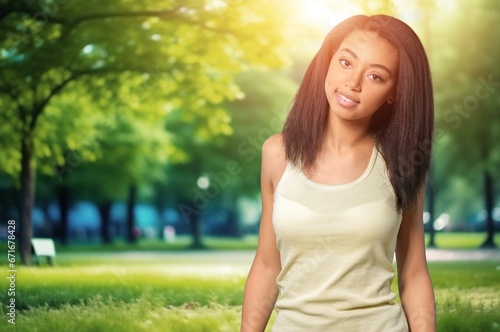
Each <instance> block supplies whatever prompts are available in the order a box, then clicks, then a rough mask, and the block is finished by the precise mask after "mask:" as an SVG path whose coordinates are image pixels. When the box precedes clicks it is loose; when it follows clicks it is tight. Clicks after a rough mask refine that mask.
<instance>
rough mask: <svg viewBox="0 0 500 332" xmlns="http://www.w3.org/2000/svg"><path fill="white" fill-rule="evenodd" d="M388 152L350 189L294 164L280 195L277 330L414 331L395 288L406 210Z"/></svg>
mask: <svg viewBox="0 0 500 332" xmlns="http://www.w3.org/2000/svg"><path fill="white" fill-rule="evenodd" d="M395 197H396V196H395V193H394V190H393V188H392V185H391V184H390V182H389V178H388V172H387V168H386V165H385V161H384V159H383V157H382V155H381V154H380V153H379V152H378V150H377V149H376V148H375V147H374V148H373V152H372V155H371V158H370V161H369V163H368V166H367V168H366V170H365V172H364V173H363V174H362V175H361V176H360V177H359V178H358V179H356V180H355V181H353V182H351V183H347V184H342V185H326V184H320V183H316V182H314V181H312V180H310V179H309V178H307V177H306V176H305V174H304V173H303V172H302V171H301V170H300V169H299V168H298V167H296V166H293V165H292V164H290V163H288V164H287V166H286V169H285V172H284V174H283V176H282V178H281V180H280V182H279V184H278V186H277V188H276V190H275V193H274V208H273V226H274V231H275V233H276V245H277V248H278V250H279V252H280V259H281V272H280V273H279V275H278V277H277V284H278V288H279V292H280V294H279V296H278V299H277V301H276V305H275V308H276V311H277V316H276V320H275V322H274V325H273V327H272V331H273V332H295V331H301V332H302V331H308V332H309V331H311V332H316V331H318V332H320V331H321V332H323V331H363V332H370V331H374V332H375V331H376V332H380V331H384V332H392V331H394V332H402V331H405V332H406V331H408V324H407V321H406V317H405V314H404V312H403V310H402V308H401V305H400V304H398V303H396V302H394V299H395V298H396V295H395V294H394V293H393V292H392V291H391V289H390V286H391V283H392V280H393V279H394V275H395V271H394V268H393V266H392V261H393V257H394V250H395V246H396V237H397V233H398V230H399V226H400V223H401V213H400V212H398V211H397V210H396V209H395V199H396V198H395Z"/></svg>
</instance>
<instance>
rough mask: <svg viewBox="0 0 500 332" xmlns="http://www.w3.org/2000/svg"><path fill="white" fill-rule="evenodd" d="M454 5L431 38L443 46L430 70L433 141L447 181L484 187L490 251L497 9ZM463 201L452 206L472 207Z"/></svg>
mask: <svg viewBox="0 0 500 332" xmlns="http://www.w3.org/2000/svg"><path fill="white" fill-rule="evenodd" d="M455 6H457V7H458V8H455V10H454V11H453V15H449V16H447V19H444V20H443V19H442V18H441V20H442V21H441V26H440V29H439V33H436V34H435V35H436V38H437V37H439V40H438V41H437V43H440V42H442V43H440V45H442V46H443V47H441V48H440V50H439V52H436V53H435V54H436V58H437V59H436V63H439V66H436V67H435V68H434V77H435V86H436V87H435V88H436V91H438V93H437V95H436V104H437V110H438V112H437V114H436V124H437V128H438V129H439V130H438V131H437V132H436V140H437V142H438V144H439V145H442V146H443V148H442V149H441V150H440V151H441V152H442V154H441V156H440V163H441V166H442V167H443V168H442V173H441V174H442V175H443V176H445V177H446V178H447V179H448V182H450V181H453V178H454V177H463V178H465V179H470V180H469V181H470V182H469V186H470V187H471V188H473V187H474V186H475V184H476V183H482V187H483V197H484V201H483V202H484V209H485V211H486V225H487V233H488V235H487V239H486V240H485V242H484V244H483V246H485V247H493V246H495V244H494V241H493V236H494V220H493V215H492V213H493V208H494V205H495V199H494V195H495V185H494V179H495V178H497V177H498V176H499V175H500V173H499V172H498V171H499V169H500V167H498V165H500V150H499V146H498V144H496V142H498V141H500V136H499V135H500V134H499V133H500V116H499V113H498V109H499V108H500V99H499V98H498V93H497V92H498V89H499V88H500V79H499V78H500V68H499V67H498V66H497V64H496V62H497V59H498V57H499V56H500V45H499V44H498V43H495V42H493V41H495V40H498V38H499V37H500V27H499V26H498V24H497V22H498V19H500V10H499V8H498V6H496V5H495V4H494V3H493V2H491V1H487V0H483V1H478V2H475V3H474V4H469V3H466V2H461V3H459V4H456V5H455ZM465 22H466V23H465ZM464 40H467V44H466V45H464V44H463V43H462V41H464ZM444 147H446V148H444ZM465 156H466V157H465ZM463 199H464V196H463V197H460V196H459V195H455V202H454V203H455V204H457V205H461V204H462V205H464V206H467V205H470V204H466V202H465V201H463Z"/></svg>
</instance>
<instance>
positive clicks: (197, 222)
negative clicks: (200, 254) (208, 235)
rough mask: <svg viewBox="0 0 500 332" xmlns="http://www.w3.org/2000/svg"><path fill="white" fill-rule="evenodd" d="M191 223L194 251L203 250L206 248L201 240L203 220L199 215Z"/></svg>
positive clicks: (193, 217) (194, 216)
mask: <svg viewBox="0 0 500 332" xmlns="http://www.w3.org/2000/svg"><path fill="white" fill-rule="evenodd" d="M190 219H191V220H190V221H189V225H190V226H191V234H192V235H193V242H192V243H191V248H192V249H203V248H204V247H205V246H204V244H203V242H202V240H201V233H202V232H201V226H202V225H201V218H200V215H199V214H196V215H193V216H192V218H190Z"/></svg>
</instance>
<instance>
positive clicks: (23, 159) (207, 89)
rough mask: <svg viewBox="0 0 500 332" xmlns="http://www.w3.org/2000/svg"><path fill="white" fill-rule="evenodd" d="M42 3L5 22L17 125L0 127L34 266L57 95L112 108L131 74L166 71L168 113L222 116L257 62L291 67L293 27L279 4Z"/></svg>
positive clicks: (10, 110)
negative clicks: (48, 116)
mask: <svg viewBox="0 0 500 332" xmlns="http://www.w3.org/2000/svg"><path fill="white" fill-rule="evenodd" d="M238 4H240V2H238ZM50 5H51V6H50ZM38 6H39V5H38V4H35V3H33V2H30V1H19V0H15V1H14V0H13V1H4V2H3V3H2V4H1V8H2V11H1V12H2V15H1V16H0V19H1V21H0V45H1V48H2V52H1V53H0V60H1V63H0V73H1V75H2V78H3V80H2V82H1V83H0V94H1V96H2V97H1V98H2V99H1V102H2V106H3V107H2V113H1V115H2V118H3V119H4V120H6V121H8V122H9V123H10V125H9V126H2V127H1V128H0V129H1V130H2V132H1V134H2V136H6V135H8V136H9V137H10V138H9V140H10V142H9V143H10V144H8V146H6V147H5V150H4V151H2V153H3V154H5V155H8V156H9V157H11V158H10V159H9V162H8V163H5V164H2V165H1V168H2V170H3V171H7V172H9V174H12V175H14V176H15V175H19V179H20V180H19V184H20V187H21V213H20V236H19V239H20V242H21V243H20V249H21V260H22V262H23V263H24V264H30V261H31V251H30V238H31V231H32V225H31V224H32V221H31V211H32V208H33V195H34V184H35V170H36V169H37V167H42V165H37V163H36V162H37V161H38V156H39V155H40V154H41V152H40V151H43V150H45V148H44V144H45V142H44V139H43V137H40V134H39V131H38V128H37V127H38V126H39V124H40V123H41V122H43V121H42V120H43V117H42V115H43V114H44V113H45V111H46V109H47V107H48V106H49V105H50V104H51V103H52V101H53V99H54V98H55V97H57V96H59V95H60V94H63V93H64V92H65V91H67V90H72V89H83V90H86V92H87V93H88V94H89V95H93V96H95V95H99V96H100V97H101V98H100V100H99V102H100V103H102V104H104V105H103V106H104V107H102V108H100V109H109V108H112V106H114V105H113V103H112V102H113V100H109V99H108V98H106V92H107V91H105V90H106V89H108V91H113V90H117V89H119V88H120V85H119V81H120V78H123V75H124V74H125V75H132V76H134V77H136V78H140V79H142V80H143V82H147V81H148V80H152V79H155V77H154V75H155V74H160V75H161V80H160V82H159V89H157V90H155V95H156V96H157V97H158V96H161V99H160V100H162V101H163V102H164V108H163V109H164V110H165V112H166V113H168V111H169V110H172V109H183V110H185V111H186V112H188V113H190V114H192V116H203V115H204V114H207V113H208V114H212V111H213V110H214V109H216V108H218V106H217V105H218V104H220V103H221V102H222V101H224V100H226V99H231V98H234V97H235V96H236V95H237V93H238V89H237V87H236V85H235V84H234V83H233V75H234V73H236V72H239V71H242V70H244V69H246V68H247V67H248V66H249V65H261V66H276V65H280V64H281V63H282V61H283V57H282V55H281V54H280V53H279V45H281V44H282V30H281V29H280V28H279V27H280V26H282V24H283V21H286V11H284V10H282V8H281V6H280V4H279V3H277V2H267V1H260V0H259V1H254V2H251V3H245V4H243V3H241V4H240V5H239V6H234V5H232V3H231V2H229V3H227V4H225V5H224V4H220V5H215V4H214V3H211V2H205V1H189V2H181V1H175V0H173V1H168V2H164V1H158V0H149V1H142V2H141V3H134V2H130V1H127V0H121V1H115V2H113V3H107V2H102V1H96V0H93V1H86V2H82V1H79V2H71V3H65V4H59V3H58V2H52V3H50V4H46V6H45V7H43V8H41V9H40V8H39V7H38ZM277 9H279V10H277ZM103 31H105V32H106V33H102V32H103ZM151 73H152V74H153V75H152V74H151ZM103 90H104V91H103ZM114 102H115V103H119V101H118V100H114ZM129 106H130V107H131V108H132V109H134V108H137V107H138V106H139V105H129ZM165 116H167V114H166V115H165ZM217 117H219V119H223V118H224V117H226V114H225V112H215V113H213V114H212V115H211V117H210V118H211V119H216V118H217ZM204 118H205V119H207V118H208V117H207V116H205V117H204ZM212 121H213V120H212ZM62 141H63V142H61V144H60V145H61V146H60V148H59V149H57V150H54V151H52V152H53V153H54V156H53V157H54V159H57V160H61V159H64V156H62V154H61V153H62V151H65V150H66V149H65V143H64V138H63V139H62ZM66 143H68V142H66ZM17 163H19V164H20V167H19V166H17V165H16V164H17ZM18 172H19V173H18Z"/></svg>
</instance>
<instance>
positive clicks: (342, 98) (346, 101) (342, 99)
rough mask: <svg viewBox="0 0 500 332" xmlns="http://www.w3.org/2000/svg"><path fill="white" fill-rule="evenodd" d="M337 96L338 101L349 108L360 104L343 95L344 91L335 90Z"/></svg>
mask: <svg viewBox="0 0 500 332" xmlns="http://www.w3.org/2000/svg"><path fill="white" fill-rule="evenodd" d="M335 98H336V99H337V101H338V102H339V104H340V105H342V106H344V107H347V108H351V107H356V106H357V105H358V104H359V102H358V101H354V100H352V99H349V98H348V97H347V96H345V95H343V94H342V93H340V92H338V91H337V92H335Z"/></svg>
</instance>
